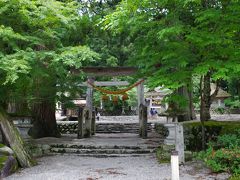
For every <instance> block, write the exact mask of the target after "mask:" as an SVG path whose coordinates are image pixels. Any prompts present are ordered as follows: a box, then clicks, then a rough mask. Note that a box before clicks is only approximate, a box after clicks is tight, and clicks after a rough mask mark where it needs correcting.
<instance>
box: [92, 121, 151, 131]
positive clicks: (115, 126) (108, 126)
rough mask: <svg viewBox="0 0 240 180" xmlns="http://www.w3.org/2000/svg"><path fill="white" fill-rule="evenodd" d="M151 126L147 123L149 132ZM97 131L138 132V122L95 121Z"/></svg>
mask: <svg viewBox="0 0 240 180" xmlns="http://www.w3.org/2000/svg"><path fill="white" fill-rule="evenodd" d="M152 129H153V126H152V124H151V123H148V132H151V131H152ZM96 132H97V133H136V134H138V132H139V123H97V124H96Z"/></svg>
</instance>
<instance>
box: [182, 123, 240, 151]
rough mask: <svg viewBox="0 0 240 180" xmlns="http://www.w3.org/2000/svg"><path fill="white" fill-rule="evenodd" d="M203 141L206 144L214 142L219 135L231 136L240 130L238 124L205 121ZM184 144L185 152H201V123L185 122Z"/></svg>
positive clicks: (239, 124)
mask: <svg viewBox="0 0 240 180" xmlns="http://www.w3.org/2000/svg"><path fill="white" fill-rule="evenodd" d="M204 127H205V139H206V142H205V143H206V144H207V143H208V142H210V141H213V142H214V141H216V140H217V137H218V136H219V135H224V134H233V133H235V132H236V131H235V130H237V129H240V122H236V121H234V122H232V121H227V122H226V121H224V122H223V121H206V122H204ZM183 128H184V143H185V150H188V151H194V152H198V151H201V150H202V125H201V122H185V123H183Z"/></svg>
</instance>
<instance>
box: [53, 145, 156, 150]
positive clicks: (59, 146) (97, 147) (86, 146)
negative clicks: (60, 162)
mask: <svg viewBox="0 0 240 180" xmlns="http://www.w3.org/2000/svg"><path fill="white" fill-rule="evenodd" d="M50 147H51V148H65V149H67V148H72V149H127V150H128V149H129V150H141V149H151V150H152V149H156V148H157V146H117V145H114V146H111V145H102V146H96V145H76V144H51V145H50Z"/></svg>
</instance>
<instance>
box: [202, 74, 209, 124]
mask: <svg viewBox="0 0 240 180" xmlns="http://www.w3.org/2000/svg"><path fill="white" fill-rule="evenodd" d="M210 80H211V73H210V72H208V73H207V74H206V75H204V76H203V78H201V82H200V85H201V90H200V91H201V108H200V120H201V121H207V120H209V119H211V115H210V106H211V83H210Z"/></svg>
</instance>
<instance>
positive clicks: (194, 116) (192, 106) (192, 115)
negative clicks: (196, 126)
mask: <svg viewBox="0 0 240 180" xmlns="http://www.w3.org/2000/svg"><path fill="white" fill-rule="evenodd" d="M188 96H189V109H190V119H191V120H195V119H197V116H196V113H195V110H194V105H193V92H192V91H190V90H189V91H188Z"/></svg>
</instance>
